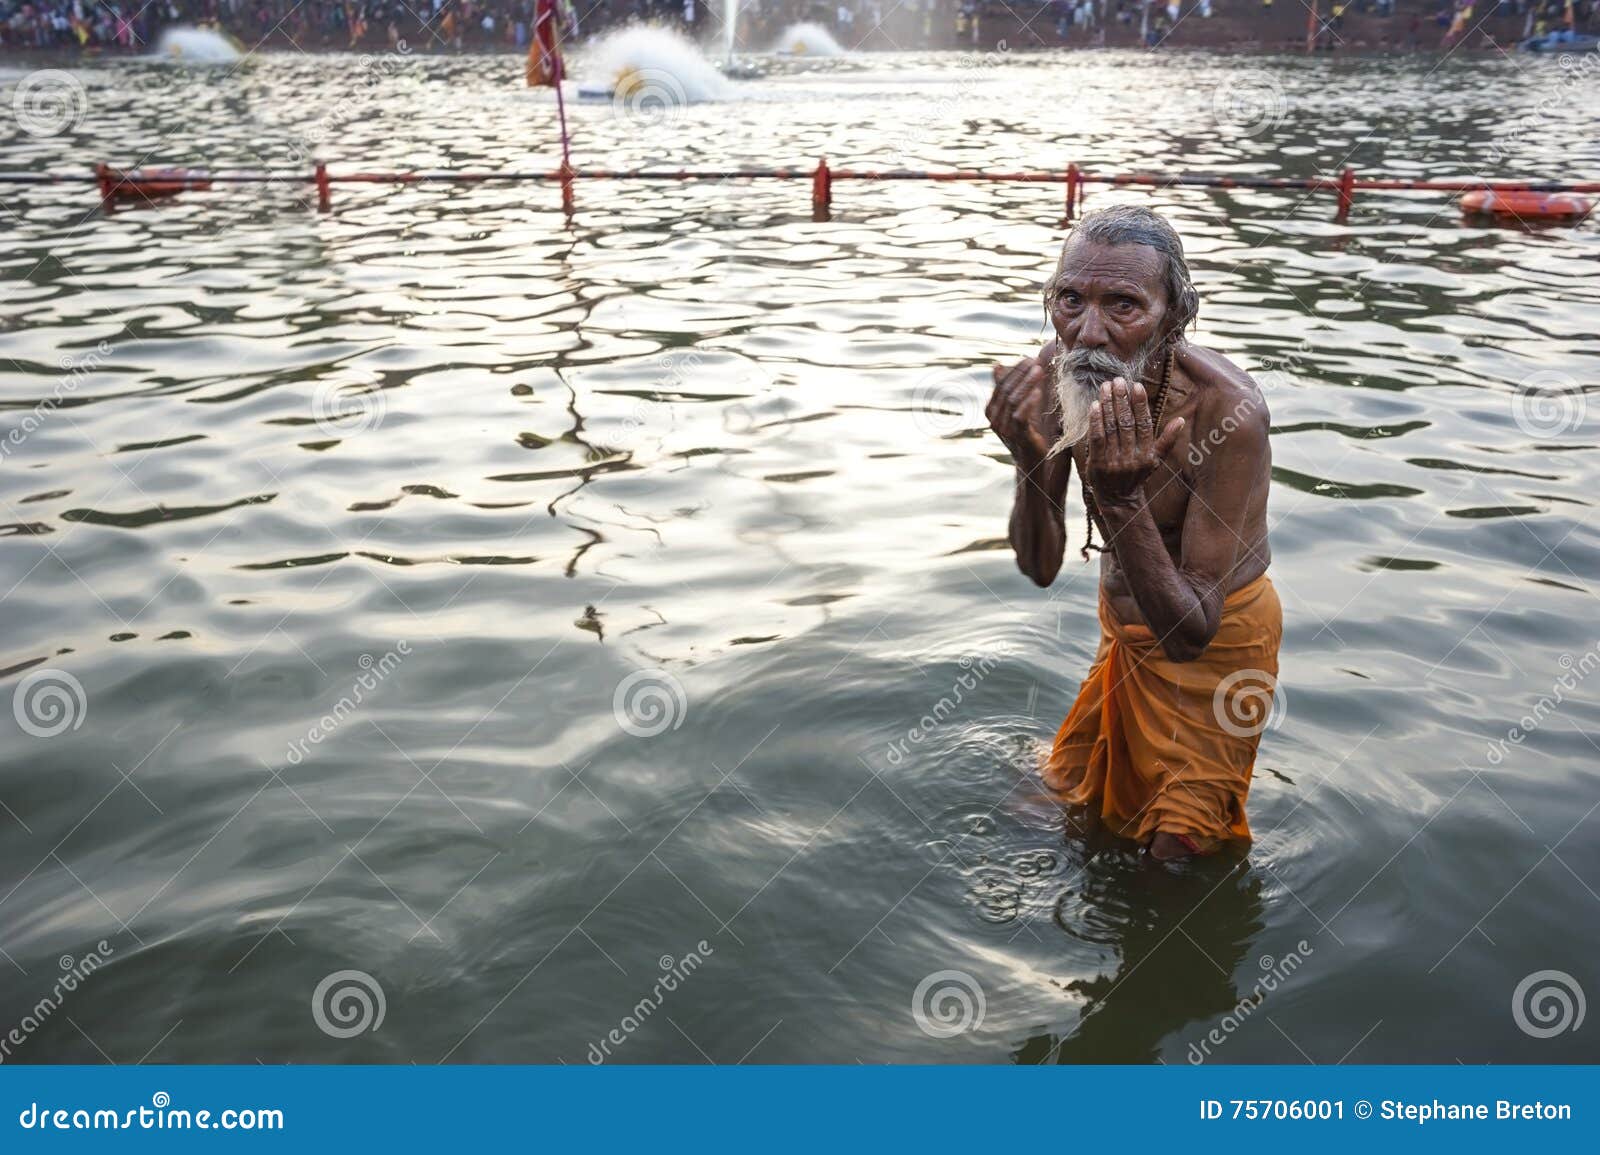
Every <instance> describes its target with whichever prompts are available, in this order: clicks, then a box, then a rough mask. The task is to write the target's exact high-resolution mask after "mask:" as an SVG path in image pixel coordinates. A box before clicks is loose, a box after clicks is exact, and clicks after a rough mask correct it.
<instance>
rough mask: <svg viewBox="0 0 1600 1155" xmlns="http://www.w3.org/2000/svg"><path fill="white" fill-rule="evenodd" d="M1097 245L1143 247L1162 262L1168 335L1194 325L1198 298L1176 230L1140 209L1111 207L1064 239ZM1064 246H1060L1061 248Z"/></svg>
mask: <svg viewBox="0 0 1600 1155" xmlns="http://www.w3.org/2000/svg"><path fill="white" fill-rule="evenodd" d="M1074 240H1084V241H1090V242H1092V243H1094V244H1098V245H1146V246H1148V247H1150V248H1152V249H1154V250H1155V251H1156V252H1158V253H1160V254H1161V255H1162V257H1163V258H1164V266H1165V267H1164V269H1163V273H1162V283H1163V284H1164V286H1165V288H1166V290H1167V309H1168V312H1169V313H1170V314H1171V316H1170V318H1169V326H1168V335H1169V336H1174V337H1175V336H1177V335H1178V334H1180V333H1182V332H1183V331H1184V330H1185V329H1187V328H1188V327H1189V326H1190V325H1192V324H1193V323H1194V319H1195V317H1196V316H1197V315H1198V314H1199V312H1200V294H1199V293H1197V292H1195V288H1194V281H1193V280H1191V279H1190V277H1189V262H1188V261H1187V260H1185V259H1184V256H1183V240H1182V238H1180V237H1179V236H1178V230H1177V229H1175V228H1173V227H1172V225H1170V224H1169V223H1168V222H1167V219H1166V218H1165V217H1163V216H1162V215H1161V214H1160V213H1157V212H1153V211H1152V210H1150V209H1147V208H1145V207H1144V206H1143V205H1111V206H1110V207H1108V208H1103V209H1096V210H1094V212H1091V213H1086V214H1085V215H1084V217H1083V219H1082V220H1080V221H1079V222H1078V224H1077V226H1076V227H1075V228H1074V229H1073V230H1072V234H1071V235H1070V236H1069V237H1067V242H1066V243H1067V244H1068V245H1070V244H1071V243H1072V242H1073V241H1074ZM1064 247H1065V246H1063V248H1064Z"/></svg>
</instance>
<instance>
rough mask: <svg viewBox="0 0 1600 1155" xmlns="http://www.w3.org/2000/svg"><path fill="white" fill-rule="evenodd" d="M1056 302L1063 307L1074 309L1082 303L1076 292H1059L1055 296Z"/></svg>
mask: <svg viewBox="0 0 1600 1155" xmlns="http://www.w3.org/2000/svg"><path fill="white" fill-rule="evenodd" d="M1056 304H1057V305H1060V306H1061V307H1062V308H1065V309H1076V308H1077V307H1078V306H1079V305H1081V304H1083V298H1082V297H1080V296H1078V294H1076V293H1061V294H1059V295H1058V296H1057V297H1056Z"/></svg>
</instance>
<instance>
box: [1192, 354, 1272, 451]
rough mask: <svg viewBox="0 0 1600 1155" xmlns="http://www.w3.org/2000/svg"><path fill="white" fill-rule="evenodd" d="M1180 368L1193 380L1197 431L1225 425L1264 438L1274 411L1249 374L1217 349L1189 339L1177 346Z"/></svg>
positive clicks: (1204, 431)
mask: <svg viewBox="0 0 1600 1155" xmlns="http://www.w3.org/2000/svg"><path fill="white" fill-rule="evenodd" d="M1178 368H1179V369H1181V370H1182V372H1183V375H1184V376H1185V377H1186V378H1188V380H1189V382H1190V389H1189V392H1190V393H1191V395H1192V396H1193V397H1194V426H1195V428H1194V433H1195V434H1196V435H1199V436H1204V435H1205V434H1208V433H1210V432H1211V431H1213V430H1217V429H1223V430H1225V431H1226V432H1229V433H1233V432H1236V431H1243V432H1245V433H1246V434H1247V435H1257V436H1259V437H1260V438H1261V439H1262V441H1265V439H1266V436H1267V430H1268V428H1269V427H1270V426H1271V423H1272V421H1271V414H1270V413H1269V412H1268V411H1267V399H1266V397H1265V396H1263V395H1262V392H1261V388H1260V386H1258V385H1257V384H1256V383H1255V381H1254V380H1253V379H1252V378H1251V376H1250V374H1248V373H1246V372H1245V371H1244V370H1243V369H1241V368H1239V366H1237V365H1235V364H1234V363H1233V362H1232V361H1230V360H1228V359H1227V358H1226V357H1224V356H1223V355H1222V354H1221V353H1218V352H1217V351H1216V350H1215V349H1206V348H1202V347H1201V346H1199V345H1191V344H1189V343H1187V342H1185V343H1184V344H1182V345H1179V346H1178Z"/></svg>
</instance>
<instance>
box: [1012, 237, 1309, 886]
mask: <svg viewBox="0 0 1600 1155" xmlns="http://www.w3.org/2000/svg"><path fill="white" fill-rule="evenodd" d="M1198 305H1199V302H1198V298H1197V296H1196V293H1195V290H1194V286H1193V284H1192V283H1191V282H1190V279H1189V267H1188V264H1187V262H1186V261H1185V260H1184V255H1183V243H1182V242H1181V241H1180V240H1179V239H1178V234H1177V233H1176V232H1175V231H1174V230H1173V228H1172V226H1171V225H1170V224H1168V223H1167V222H1166V221H1165V220H1164V219H1162V218H1161V217H1160V216H1158V215H1157V214H1156V213H1153V212H1151V211H1150V210H1148V209H1144V208H1135V207H1127V206H1119V207H1116V208H1107V209H1102V210H1100V211H1098V212H1094V213H1090V214H1089V215H1087V216H1085V217H1084V218H1083V219H1082V221H1080V222H1079V224H1078V226H1077V227H1076V228H1075V229H1074V230H1073V232H1072V235H1071V236H1070V237H1069V238H1068V239H1067V242H1066V245H1065V246H1064V247H1063V248H1062V251H1061V260H1060V263H1059V265H1058V266H1057V268H1056V272H1055V275H1054V276H1053V277H1051V278H1050V281H1049V283H1048V285H1047V286H1046V288H1045V308H1046V310H1047V311H1048V313H1049V317H1050V322H1051V324H1052V326H1053V327H1054V328H1055V332H1056V340H1054V341H1052V342H1051V343H1050V344H1049V345H1047V346H1046V347H1045V349H1044V351H1043V352H1042V353H1040V354H1039V356H1038V358H1037V359H1035V360H1030V361H1024V362H1022V363H1021V364H1018V365H1016V366H1015V367H1013V368H1011V369H1009V370H1006V369H1003V368H1002V367H1000V366H996V367H995V390H994V396H993V398H992V399H991V400H990V402H989V407H988V417H989V423H990V424H991V425H992V426H993V427H994V430H995V432H996V433H998V434H999V435H1000V439H1001V440H1002V441H1004V442H1005V444H1006V447H1007V448H1008V449H1009V450H1010V451H1011V456H1012V459H1013V461H1014V462H1015V463H1016V469H1017V480H1016V498H1015V503H1014V505H1013V507H1012V511H1011V532H1010V537H1011V546H1012V548H1013V550H1015V552H1016V556H1017V565H1018V566H1019V567H1020V568H1021V570H1022V572H1023V573H1025V574H1027V575H1028V577H1030V578H1032V579H1033V580H1034V582H1036V583H1037V584H1039V585H1041V586H1047V585H1049V584H1050V583H1051V582H1052V581H1054V580H1055V577H1056V574H1057V572H1058V571H1059V570H1060V568H1061V562H1062V558H1063V555H1064V553H1065V551H1066V508H1067V489H1068V485H1069V483H1070V481H1071V477H1072V472H1073V469H1074V467H1076V469H1077V473H1078V476H1079V478H1081V479H1082V481H1081V489H1082V494H1083V503H1084V507H1085V524H1084V533H1085V542H1084V545H1083V550H1082V553H1083V557H1084V559H1085V560H1087V559H1088V556H1089V550H1090V548H1091V546H1093V548H1095V549H1098V550H1099V551H1100V595H1099V602H1100V643H1099V648H1098V649H1097V651H1096V653H1095V656H1094V662H1093V664H1092V665H1091V666H1090V668H1089V673H1088V676H1087V677H1085V679H1084V681H1083V686H1082V688H1081V689H1080V690H1079V692H1078V698H1077V701H1076V702H1075V703H1074V705H1073V707H1072V710H1071V712H1070V713H1068V715H1067V719H1066V721H1065V722H1064V723H1063V724H1062V726H1061V729H1060V731H1059V732H1058V733H1057V734H1056V738H1055V743H1054V746H1053V748H1052V749H1051V751H1050V754H1049V757H1048V758H1047V760H1046V761H1045V764H1044V767H1043V776H1044V779H1045V781H1046V783H1047V784H1048V785H1049V786H1050V787H1051V788H1052V789H1053V790H1054V791H1055V792H1056V793H1057V794H1058V795H1059V796H1060V797H1061V798H1062V799H1063V800H1064V801H1066V802H1069V803H1072V804H1076V805H1082V806H1086V807H1088V808H1090V809H1091V810H1092V811H1093V812H1094V813H1096V814H1098V815H1099V816H1100V817H1101V818H1102V819H1103V820H1104V821H1105V822H1106V823H1107V824H1108V825H1109V826H1110V827H1111V828H1112V829H1113V830H1114V831H1116V832H1117V833H1119V834H1122V835H1123V836H1125V837H1128V838H1132V839H1136V840H1137V841H1138V842H1139V843H1140V844H1141V845H1143V846H1146V847H1148V849H1149V851H1150V853H1151V854H1152V855H1153V856H1155V857H1156V858H1159V859H1163V860H1167V859H1175V858H1185V857H1188V856H1191V855H1197V854H1206V853H1209V852H1211V851H1213V850H1216V849H1218V848H1220V847H1221V846H1223V845H1224V844H1225V843H1227V842H1229V841H1245V840H1248V839H1249V837H1250V828H1249V825H1248V823H1247V822H1246V820H1245V812H1244V804H1245V796H1246V794H1247V792H1248V791H1249V787H1250V774H1251V769H1252V767H1253V765H1254V762H1255V752H1256V745H1257V743H1258V742H1259V740H1260V735H1261V730H1262V728H1263V726H1264V723H1265V720H1266V718H1267V716H1268V707H1269V706H1270V704H1271V697H1272V692H1273V688H1274V686H1275V679H1276V676H1277V670H1278V643H1279V640H1280V638H1281V637H1282V632H1283V622H1282V610H1281V608H1280V606H1279V604H1278V597H1277V594H1276V592H1275V591H1274V590H1273V588H1272V582H1271V580H1270V579H1269V578H1268V577H1267V576H1266V571H1267V563H1268V561H1269V560H1270V552H1269V550H1268V547H1267V487H1268V482H1269V476H1270V471H1271V465H1272V455H1271V451H1270V449H1269V448H1268V444H1267V429H1268V417H1267V407H1266V404H1265V402H1264V401H1263V399H1262V397H1261V393H1260V391H1259V390H1258V389H1257V388H1256V385H1255V383H1254V382H1253V381H1251V380H1250V378H1249V376H1247V375H1246V374H1245V373H1244V372H1242V371H1241V370H1239V369H1238V368H1237V367H1235V366H1234V365H1232V364H1230V363H1229V362H1228V361H1227V360H1226V359H1225V358H1223V357H1222V356H1220V355H1219V354H1217V353H1214V352H1211V351H1210V350H1207V349H1201V348H1199V347H1198V346H1195V345H1191V344H1189V343H1188V342H1187V341H1186V340H1184V337H1183V332H1184V329H1185V328H1186V327H1187V326H1188V325H1189V324H1190V323H1191V322H1192V321H1193V320H1194V318H1195V314H1196V312H1197V311H1198ZM1096 532H1098V533H1099V535H1100V539H1101V541H1102V542H1103V543H1104V545H1100V546H1094V545H1093V540H1094V535H1095V533H1096Z"/></svg>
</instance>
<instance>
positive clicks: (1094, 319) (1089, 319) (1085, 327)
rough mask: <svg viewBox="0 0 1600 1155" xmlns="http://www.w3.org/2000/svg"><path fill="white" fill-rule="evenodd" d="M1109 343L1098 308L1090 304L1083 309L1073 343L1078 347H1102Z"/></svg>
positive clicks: (1109, 339) (1108, 336)
mask: <svg viewBox="0 0 1600 1155" xmlns="http://www.w3.org/2000/svg"><path fill="white" fill-rule="evenodd" d="M1110 343H1111V336H1110V334H1108V333H1107V332H1106V326H1105V322H1104V321H1102V320H1101V318H1100V310H1099V309H1097V308H1095V307H1094V306H1093V305H1090V306H1089V307H1088V308H1087V309H1085V310H1084V311H1083V316H1082V318H1081V320H1080V323H1079V326H1078V339H1077V340H1076V341H1074V342H1073V345H1074V346H1076V347H1077V348H1080V349H1104V348H1105V347H1106V346H1107V345H1109V344H1110Z"/></svg>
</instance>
